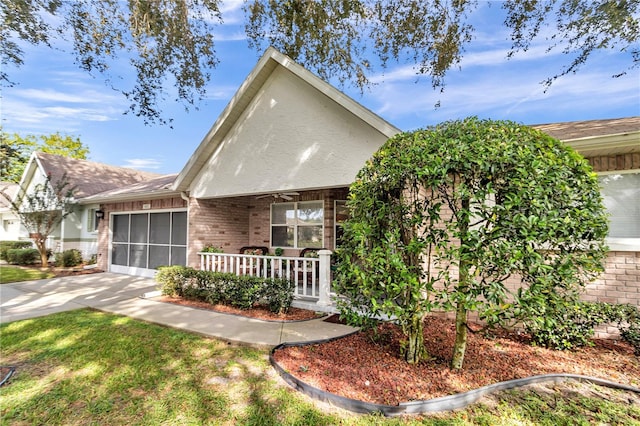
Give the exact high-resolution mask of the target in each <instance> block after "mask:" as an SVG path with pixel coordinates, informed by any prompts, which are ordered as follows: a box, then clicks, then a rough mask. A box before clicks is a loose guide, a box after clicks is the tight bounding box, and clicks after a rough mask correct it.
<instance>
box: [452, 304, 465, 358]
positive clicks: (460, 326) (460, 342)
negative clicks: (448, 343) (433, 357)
mask: <svg viewBox="0 0 640 426" xmlns="http://www.w3.org/2000/svg"><path fill="white" fill-rule="evenodd" d="M466 350H467V310H466V309H465V307H464V303H461V302H458V307H457V309H456V342H455V344H454V345H453V358H452V359H451V369H452V370H460V369H461V368H462V363H463V362H464V354H465V351H466Z"/></svg>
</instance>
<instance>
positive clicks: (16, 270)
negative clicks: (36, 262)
mask: <svg viewBox="0 0 640 426" xmlns="http://www.w3.org/2000/svg"><path fill="white" fill-rule="evenodd" d="M53 276H54V274H53V273H52V272H50V271H41V270H40V269H34V268H21V267H19V266H0V284H7V283H17V282H19V281H30V280H42V279H45V278H53Z"/></svg>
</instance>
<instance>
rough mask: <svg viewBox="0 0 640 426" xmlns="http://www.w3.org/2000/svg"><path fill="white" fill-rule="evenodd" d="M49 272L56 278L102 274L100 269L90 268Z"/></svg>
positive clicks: (62, 269)
mask: <svg viewBox="0 0 640 426" xmlns="http://www.w3.org/2000/svg"><path fill="white" fill-rule="evenodd" d="M51 272H53V273H54V274H56V277H71V276H74V275H89V274H97V273H100V272H104V271H103V270H102V269H98V268H90V269H78V268H55V267H54V268H51Z"/></svg>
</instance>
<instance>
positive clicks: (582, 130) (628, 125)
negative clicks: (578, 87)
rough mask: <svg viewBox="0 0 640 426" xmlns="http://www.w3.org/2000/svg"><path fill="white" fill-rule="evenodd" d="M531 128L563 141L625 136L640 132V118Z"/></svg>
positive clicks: (571, 122)
mask: <svg viewBox="0 0 640 426" xmlns="http://www.w3.org/2000/svg"><path fill="white" fill-rule="evenodd" d="M531 127H535V128H536V129H539V130H542V131H543V132H545V133H546V134H548V135H549V136H552V137H554V138H556V139H560V140H561V141H568V140H573V139H581V138H586V137H594V136H606V135H615V134H625V133H631V132H638V131H640V116H638V117H625V118H613V119H608V120H589V121H570V122H564V123H549V124H535V125H532V126H531Z"/></svg>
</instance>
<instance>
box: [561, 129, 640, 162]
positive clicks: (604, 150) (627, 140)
mask: <svg viewBox="0 0 640 426" xmlns="http://www.w3.org/2000/svg"><path fill="white" fill-rule="evenodd" d="M563 142H564V143H566V144H567V145H569V146H570V147H572V148H573V149H575V150H576V151H578V152H579V153H580V154H581V155H583V156H585V157H588V156H594V155H608V154H610V153H615V154H627V153H633V152H640V130H638V131H635V132H626V133H617V134H610V135H601V136H588V137H584V138H575V139H566V140H564V141H563Z"/></svg>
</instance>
